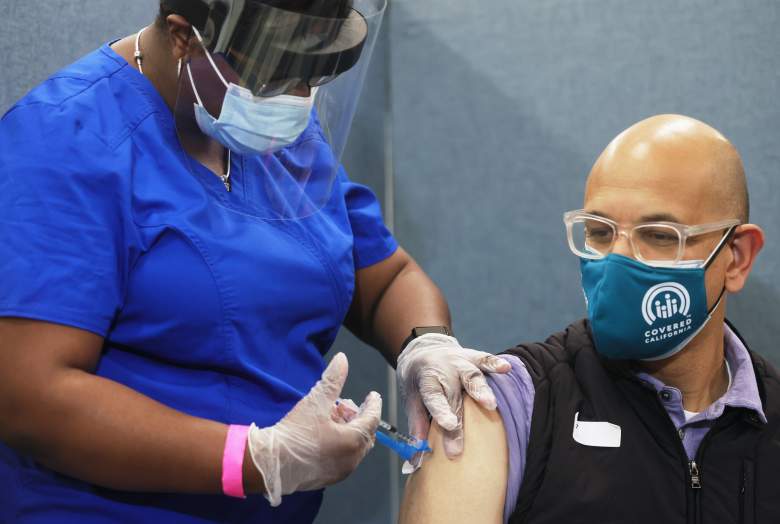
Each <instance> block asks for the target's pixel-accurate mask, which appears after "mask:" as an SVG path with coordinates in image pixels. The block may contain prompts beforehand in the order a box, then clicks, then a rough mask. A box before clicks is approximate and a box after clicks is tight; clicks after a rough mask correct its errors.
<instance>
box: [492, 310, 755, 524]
mask: <svg viewBox="0 0 780 524" xmlns="http://www.w3.org/2000/svg"><path fill="white" fill-rule="evenodd" d="M724 352H725V355H726V360H727V362H728V364H729V368H730V371H731V387H730V388H729V389H728V391H726V393H724V394H723V396H722V397H720V398H719V399H718V400H716V401H715V402H714V403H712V405H710V407H708V408H707V409H706V410H704V411H702V412H701V413H698V414H696V415H695V416H694V417H692V418H690V419H689V420H687V421H686V420H685V414H684V412H683V403H682V393H681V392H680V390H679V389H677V388H673V387H671V386H667V385H665V384H664V383H663V382H661V381H660V380H658V379H656V378H654V377H652V376H650V375H648V374H647V373H639V374H637V376H638V377H639V378H640V379H642V380H643V381H645V382H646V383H647V384H648V385H649V386H650V387H652V388H654V389H655V390H656V391H657V392H658V396H659V398H660V399H661V402H662V404H663V406H664V408H666V412H667V413H668V414H669V418H671V419H672V422H673V423H674V425H675V427H676V428H677V433H678V434H679V435H680V438H681V439H682V441H683V446H684V447H685V451H686V453H687V454H688V458H689V459H690V460H692V459H693V457H694V456H695V455H696V450H697V449H699V444H700V443H701V441H702V439H703V438H704V435H706V434H707V431H709V429H710V428H711V427H712V425H713V423H714V422H715V420H717V419H718V417H720V416H721V415H722V414H723V410H724V409H725V407H726V406H731V407H739V408H747V409H751V410H753V411H754V412H755V413H756V414H757V415H758V416H759V417H760V418H761V420H762V421H764V422H766V415H765V414H764V410H763V408H762V406H761V398H760V397H759V394H758V383H757V382H756V375H755V373H754V372H753V364H752V362H751V360H750V355H749V354H748V351H747V348H746V347H745V346H744V344H742V342H741V341H740V340H739V338H738V337H737V336H736V335H735V334H734V332H733V331H732V330H731V329H730V328H729V327H728V326H727V325H725V324H724ZM502 357H503V358H505V359H506V360H508V361H509V363H510V364H511V365H512V370H511V371H510V372H509V373H507V374H505V375H498V374H494V375H488V383H489V384H490V386H491V388H492V389H493V393H494V394H495V395H496V401H497V403H498V411H499V413H500V414H501V418H502V419H503V421H504V428H505V430H506V438H507V444H508V447H509V479H508V482H507V491H506V499H505V502H504V522H507V521H508V520H509V516H510V515H511V514H512V512H513V511H514V509H515V506H516V505H517V494H518V493H519V491H520V485H521V484H522V481H523V471H524V470H525V459H526V448H527V447H528V440H529V438H530V433H531V416H532V415H533V407H534V386H533V382H532V380H531V376H530V375H529V374H528V371H527V370H526V368H525V365H524V364H523V362H522V361H521V360H520V359H519V358H517V357H514V356H511V355H502Z"/></svg>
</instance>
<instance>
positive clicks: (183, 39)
mask: <svg viewBox="0 0 780 524" xmlns="http://www.w3.org/2000/svg"><path fill="white" fill-rule="evenodd" d="M165 24H166V26H167V28H168V41H169V42H170V44H171V50H172V51H173V58H174V60H177V61H178V60H180V59H182V58H184V57H186V56H187V55H189V54H191V53H190V51H191V49H190V45H191V40H192V38H193V34H192V25H191V24H190V23H189V22H188V21H187V19H186V18H184V17H183V16H181V15H168V17H167V18H166V19H165Z"/></svg>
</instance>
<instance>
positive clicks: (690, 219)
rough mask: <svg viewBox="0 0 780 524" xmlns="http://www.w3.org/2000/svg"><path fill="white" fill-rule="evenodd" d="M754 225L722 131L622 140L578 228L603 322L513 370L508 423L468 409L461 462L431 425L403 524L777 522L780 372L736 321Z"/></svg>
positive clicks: (664, 129) (517, 361) (577, 241)
mask: <svg viewBox="0 0 780 524" xmlns="http://www.w3.org/2000/svg"><path fill="white" fill-rule="evenodd" d="M748 214H749V210H748V195H747V190H746V184H745V177H744V172H743V168H742V163H741V160H740V157H739V154H738V153H737V151H736V149H735V148H734V147H733V146H732V145H731V144H730V143H729V141H728V140H726V138H724V137H723V135H721V134H720V133H719V132H718V131H716V130H714V129H713V128H711V127H710V126H708V125H706V124H704V123H702V122H699V121H697V120H694V119H691V118H687V117H684V116H679V115H661V116H656V117H652V118H649V119H647V120H643V121H641V122H639V123H637V124H635V125H633V126H632V127H630V128H628V129H627V130H625V131H624V132H623V133H621V134H620V135H618V136H617V137H616V138H615V139H614V140H613V141H612V142H611V143H610V144H609V145H608V146H607V148H606V149H605V150H604V152H603V153H602V154H601V155H600V156H599V158H598V160H597V161H596V163H595V165H594V166H593V169H592V171H591V173H590V176H589V177H588V180H587V184H586V188H585V205H584V208H583V209H581V210H576V211H570V212H568V213H566V214H565V217H564V222H565V223H566V230H567V234H568V241H569V246H570V248H571V250H572V252H573V253H574V254H575V255H576V256H577V257H579V259H580V264H581V270H582V287H583V290H584V292H585V295H586V300H587V304H588V308H587V309H588V318H587V319H584V320H581V321H579V322H576V323H574V324H572V325H570V326H568V327H567V328H566V329H565V330H564V331H562V332H560V333H557V334H554V335H552V336H551V337H550V338H548V339H547V340H546V341H545V342H543V343H532V344H522V345H519V346H517V347H515V348H513V349H510V350H508V351H507V352H506V353H505V355H506V359H507V360H510V361H511V364H512V371H511V373H509V374H508V375H504V376H498V377H493V378H492V380H491V386H492V388H493V391H494V393H495V394H496V397H497V401H498V412H490V411H485V410H483V409H482V408H480V407H478V406H476V405H475V404H474V403H473V402H468V401H467V402H466V404H465V406H464V410H465V413H464V430H465V433H466V438H465V449H464V452H463V455H462V457H461V458H460V459H459V460H458V461H454V462H453V461H448V460H446V458H445V457H444V455H443V453H441V451H440V446H441V442H440V435H441V430H440V428H438V427H437V426H435V425H434V427H433V428H432V431H431V436H430V440H431V442H432V445H433V446H434V452H433V454H432V455H431V456H430V457H429V458H428V459H427V460H426V462H425V463H424V464H423V466H422V468H421V469H420V470H419V471H418V472H417V473H415V474H414V475H413V476H412V477H411V478H410V480H409V483H408V485H407V490H406V495H405V499H404V503H403V507H402V509H401V522H402V523H404V524H408V523H425V524H432V523H438V522H442V523H448V524H457V523H480V524H482V523H494V522H511V523H520V522H523V523H532V524H536V523H563V522H588V523H590V522H593V523H607V522H609V523H644V522H647V523H652V524H669V523H681V524H682V523H720V522H734V523H737V522H739V523H745V522H749V523H754V522H755V523H770V522H780V481H778V474H780V381H779V380H778V373H777V371H776V370H775V369H774V368H773V367H772V366H771V365H770V364H769V363H768V362H766V361H765V360H764V359H763V358H761V357H760V356H759V355H757V354H756V353H753V352H752V351H750V350H749V349H748V348H747V344H746V343H745V341H744V339H743V338H742V337H741V336H740V335H739V334H738V333H737V331H736V329H735V328H734V327H733V326H732V325H731V324H729V323H728V322H727V321H726V320H725V314H726V302H727V297H728V295H729V294H732V293H737V292H739V291H740V290H741V289H742V288H743V286H744V285H745V282H746V280H747V278H748V275H749V274H750V270H751V268H752V266H753V262H754V261H755V258H756V256H757V255H758V252H759V251H760V250H761V248H762V246H763V243H764V234H763V232H762V231H761V229H760V228H759V227H758V226H756V225H753V224H749V223H748ZM758 313H759V312H757V314H758Z"/></svg>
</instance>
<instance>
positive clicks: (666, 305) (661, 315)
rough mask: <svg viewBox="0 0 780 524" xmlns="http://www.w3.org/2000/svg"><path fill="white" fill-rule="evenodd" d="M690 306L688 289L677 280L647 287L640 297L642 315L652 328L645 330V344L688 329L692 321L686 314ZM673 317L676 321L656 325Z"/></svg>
mask: <svg viewBox="0 0 780 524" xmlns="http://www.w3.org/2000/svg"><path fill="white" fill-rule="evenodd" d="M690 307H691V296H690V294H689V293H688V290H687V289H685V286H683V285H681V284H678V283H677V282H664V283H662V284H658V285H655V286H653V287H651V288H650V289H648V290H647V293H645V297H644V298H643V299H642V316H643V317H644V319H645V322H647V325H649V326H651V327H652V329H648V330H647V331H645V344H649V343H651V342H658V341H660V340H664V339H666V338H669V337H674V336H677V335H680V334H682V333H685V332H687V331H690V330H691V329H692V328H691V324H692V322H693V321H692V319H691V318H690V315H688V310H689V309H690ZM673 319H677V321H675V322H665V323H663V324H661V325H656V324H657V323H660V321H665V320H673Z"/></svg>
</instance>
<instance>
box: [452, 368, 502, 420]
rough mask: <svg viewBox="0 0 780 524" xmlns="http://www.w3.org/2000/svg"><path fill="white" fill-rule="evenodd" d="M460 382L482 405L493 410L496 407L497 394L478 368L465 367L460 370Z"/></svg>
mask: <svg viewBox="0 0 780 524" xmlns="http://www.w3.org/2000/svg"><path fill="white" fill-rule="evenodd" d="M460 382H461V384H463V389H465V390H466V393H468V395H469V396H470V397H471V398H473V399H474V400H476V401H477V402H478V403H479V404H480V405H481V406H482V407H484V408H485V409H489V410H490V411H493V410H494V409H496V396H495V395H494V394H493V390H492V389H490V386H488V383H487V380H485V376H484V375H483V374H482V373H481V372H480V371H479V370H478V369H477V368H472V369H464V370H463V371H461V372H460Z"/></svg>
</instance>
